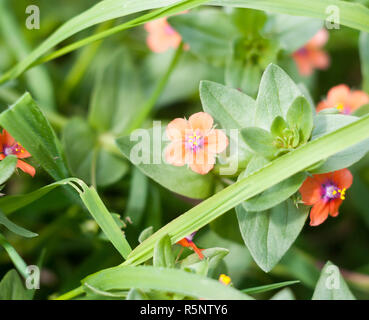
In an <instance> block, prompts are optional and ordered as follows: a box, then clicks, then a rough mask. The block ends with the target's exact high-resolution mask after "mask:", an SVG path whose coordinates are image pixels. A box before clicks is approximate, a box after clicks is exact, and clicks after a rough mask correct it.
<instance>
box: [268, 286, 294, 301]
mask: <svg viewBox="0 0 369 320" xmlns="http://www.w3.org/2000/svg"><path fill="white" fill-rule="evenodd" d="M270 300H296V298H295V296H294V295H293V292H292V290H291V289H290V288H285V289H283V290H281V291H279V292H277V293H276V294H275V295H274V296H273V297H271V298H270Z"/></svg>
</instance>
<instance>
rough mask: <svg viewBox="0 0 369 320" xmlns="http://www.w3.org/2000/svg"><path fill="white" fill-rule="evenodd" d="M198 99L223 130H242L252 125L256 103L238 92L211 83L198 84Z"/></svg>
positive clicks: (202, 82)
mask: <svg viewBox="0 0 369 320" xmlns="http://www.w3.org/2000/svg"><path fill="white" fill-rule="evenodd" d="M200 99H201V103H202V107H203V109H204V111H205V112H207V113H209V114H210V115H211V116H212V117H213V118H214V120H215V121H216V122H217V123H220V125H221V126H222V128H224V129H242V128H245V127H249V126H252V125H253V124H254V118H255V111H256V102H255V100H254V99H252V98H250V97H249V96H248V95H246V94H244V93H242V92H240V91H239V90H236V89H233V88H230V87H226V86H224V85H222V84H219V83H216V82H212V81H205V80H204V81H201V82H200Z"/></svg>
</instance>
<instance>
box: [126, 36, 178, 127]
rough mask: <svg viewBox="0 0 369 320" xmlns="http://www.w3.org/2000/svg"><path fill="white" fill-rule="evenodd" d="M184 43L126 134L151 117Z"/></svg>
mask: <svg viewBox="0 0 369 320" xmlns="http://www.w3.org/2000/svg"><path fill="white" fill-rule="evenodd" d="M183 47H184V43H183V42H181V43H180V45H179V46H178V48H177V50H176V52H175V54H174V55H173V58H172V61H171V62H170V64H169V67H168V69H167V71H166V72H165V74H164V76H163V77H162V78H161V80H160V82H159V83H158V84H157V86H156V88H155V90H154V92H153V93H152V95H151V97H150V99H149V100H148V101H147V102H146V103H145V104H144V105H143V107H141V108H140V111H139V113H138V114H137V116H136V118H135V119H134V120H133V122H132V124H131V126H130V127H129V128H128V129H127V130H126V132H125V133H126V134H129V133H130V132H132V131H133V130H135V129H137V128H139V127H140V126H141V125H142V123H143V122H144V121H145V119H146V118H147V117H148V116H149V114H150V112H151V111H152V109H153V108H154V106H155V104H156V102H157V100H158V99H159V98H160V95H161V94H162V92H163V91H164V89H165V86H166V84H167V83H168V80H169V78H170V75H171V74H172V72H173V70H174V69H175V67H176V66H177V63H178V61H179V59H180V57H181V55H182V52H183Z"/></svg>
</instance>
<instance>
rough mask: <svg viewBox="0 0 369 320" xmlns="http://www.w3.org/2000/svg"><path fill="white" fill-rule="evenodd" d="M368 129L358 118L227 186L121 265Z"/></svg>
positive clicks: (141, 257)
mask: <svg viewBox="0 0 369 320" xmlns="http://www.w3.org/2000/svg"><path fill="white" fill-rule="evenodd" d="M368 125H369V116H365V117H363V118H360V119H359V120H358V121H355V122H353V123H351V124H349V125H347V126H345V127H343V128H341V129H338V130H337V131H335V132H332V133H330V134H327V135H325V136H324V137H321V138H319V139H317V140H315V141H311V142H309V143H307V144H306V145H304V146H302V147H300V148H298V149H296V150H294V151H292V152H290V153H288V154H285V155H283V156H282V157H280V158H278V159H277V160H275V161H273V162H271V163H270V164H269V165H268V166H266V167H264V168H263V169H261V170H259V171H257V172H255V173H254V174H252V175H250V176H248V177H246V178H244V179H242V180H240V181H237V182H236V183H234V184H232V185H230V186H228V187H227V188H225V189H223V190H222V191H220V192H218V193H216V194H215V195H214V196H212V197H211V198H209V199H207V200H205V201H202V202H201V203H200V204H199V205H197V206H196V207H194V208H192V209H191V210H189V211H188V212H186V213H185V214H183V215H181V216H179V217H177V218H176V219H175V220H173V221H172V222H170V223H168V224H167V225H166V226H164V227H163V228H161V229H160V230H159V231H157V232H156V233H154V234H153V235H152V236H151V237H150V238H148V239H147V240H145V241H144V242H143V243H141V244H140V245H139V246H138V247H136V248H135V249H134V250H133V251H132V252H131V254H130V256H129V257H128V259H127V261H126V262H125V263H124V265H137V264H139V263H142V262H144V261H146V260H147V259H150V258H151V257H152V254H153V247H154V245H155V243H156V241H157V240H159V239H160V238H161V237H162V236H164V235H165V234H168V235H169V236H170V237H171V240H172V243H174V242H177V241H179V240H180V239H182V238H183V237H185V236H186V235H188V234H190V233H192V232H194V231H196V230H199V229H201V228H202V227H203V226H205V225H207V224H208V223H210V222H211V221H213V220H215V219H216V218H217V217H219V216H221V215H222V214H224V213H225V212H227V211H229V210H230V209H232V208H234V207H235V206H237V205H238V204H240V203H241V202H243V201H245V200H248V199H250V198H252V197H254V196H256V195H257V194H259V193H261V192H263V191H265V190H267V189H269V188H271V187H273V186H274V185H276V184H278V183H280V182H282V181H283V180H286V179H288V178H289V177H291V176H293V175H294V174H296V173H298V172H301V171H303V170H305V169H306V168H309V167H310V166H312V165H313V164H315V163H317V162H319V161H320V160H322V159H325V158H327V157H330V156H332V155H334V154H335V153H337V152H340V151H342V150H345V149H347V148H349V147H351V146H353V145H355V144H357V143H359V142H362V141H364V140H365V139H368V138H369V131H368Z"/></svg>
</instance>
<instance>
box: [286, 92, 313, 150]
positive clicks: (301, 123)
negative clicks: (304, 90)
mask: <svg viewBox="0 0 369 320" xmlns="http://www.w3.org/2000/svg"><path fill="white" fill-rule="evenodd" d="M286 119H287V123H288V125H289V127H290V128H297V129H298V130H299V136H300V144H304V143H306V142H308V140H309V138H310V136H311V132H312V130H313V121H314V119H313V110H312V108H311V106H310V104H309V102H308V101H307V100H306V99H305V98H304V97H297V98H296V99H295V100H294V101H293V103H292V105H291V107H290V108H289V109H288V111H287V118H286Z"/></svg>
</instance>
